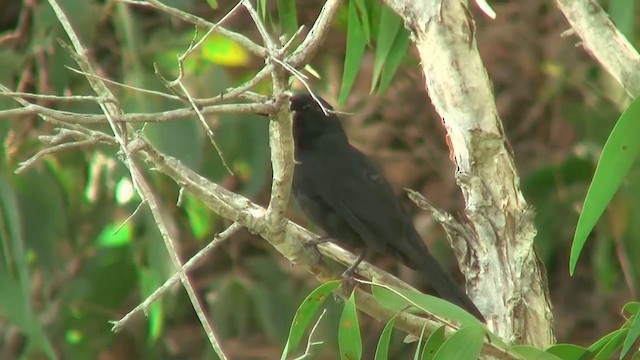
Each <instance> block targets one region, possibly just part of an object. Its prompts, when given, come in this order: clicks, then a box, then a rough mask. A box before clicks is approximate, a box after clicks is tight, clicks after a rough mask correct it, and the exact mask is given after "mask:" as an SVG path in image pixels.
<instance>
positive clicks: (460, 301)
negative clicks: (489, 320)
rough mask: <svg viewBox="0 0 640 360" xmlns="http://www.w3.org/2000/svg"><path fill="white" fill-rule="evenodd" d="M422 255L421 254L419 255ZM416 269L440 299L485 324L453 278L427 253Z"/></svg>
mask: <svg viewBox="0 0 640 360" xmlns="http://www.w3.org/2000/svg"><path fill="white" fill-rule="evenodd" d="M421 255H422V254H421ZM421 257H422V259H421V261H420V264H419V266H418V268H417V270H419V271H420V272H422V273H423V275H424V276H425V277H426V278H427V279H428V280H429V283H430V284H431V286H433V288H434V289H435V290H436V292H437V293H438V295H440V297H441V298H443V299H445V300H447V301H449V302H451V303H453V304H456V305H458V306H460V307H461V308H463V309H465V310H466V311H468V312H469V313H471V314H472V315H473V316H475V317H476V318H478V319H479V320H480V321H483V322H485V319H484V317H483V316H482V313H480V310H478V308H477V307H476V305H475V304H474V303H473V301H471V299H469V297H468V296H467V294H466V293H465V292H464V290H463V289H462V287H461V286H460V285H458V283H456V281H455V280H454V279H453V277H452V276H451V275H450V274H449V273H448V272H447V271H445V270H444V269H443V268H442V266H440V264H438V262H437V261H436V259H435V258H434V257H433V256H431V254H430V253H429V252H428V251H427V252H426V253H425V254H424V255H423V256H421Z"/></svg>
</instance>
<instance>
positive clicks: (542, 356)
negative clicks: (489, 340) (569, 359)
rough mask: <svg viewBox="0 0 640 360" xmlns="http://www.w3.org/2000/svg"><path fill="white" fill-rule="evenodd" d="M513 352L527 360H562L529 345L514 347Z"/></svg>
mask: <svg viewBox="0 0 640 360" xmlns="http://www.w3.org/2000/svg"><path fill="white" fill-rule="evenodd" d="M511 350H513V351H515V352H516V353H518V354H520V355H522V356H523V357H524V358H525V359H527V360H560V358H559V357H557V356H555V355H554V354H550V353H548V352H545V351H543V350H540V349H537V348H534V347H532V346H529V345H514V346H512V347H511ZM563 360H566V359H563Z"/></svg>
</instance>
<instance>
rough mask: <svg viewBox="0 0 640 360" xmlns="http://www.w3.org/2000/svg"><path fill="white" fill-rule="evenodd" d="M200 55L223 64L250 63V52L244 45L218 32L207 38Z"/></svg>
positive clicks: (237, 64) (240, 64)
mask: <svg viewBox="0 0 640 360" xmlns="http://www.w3.org/2000/svg"><path fill="white" fill-rule="evenodd" d="M200 55H201V56H202V58H203V59H205V60H207V61H209V62H211V63H214V64H218V65H222V66H245V65H247V64H248V63H249V54H248V53H247V51H246V50H245V49H244V48H243V47H242V46H240V45H238V43H236V42H233V41H231V40H229V39H227V38H226V37H223V36H222V35H218V34H212V35H210V36H209V37H208V38H207V40H205V42H204V44H202V47H201V48H200Z"/></svg>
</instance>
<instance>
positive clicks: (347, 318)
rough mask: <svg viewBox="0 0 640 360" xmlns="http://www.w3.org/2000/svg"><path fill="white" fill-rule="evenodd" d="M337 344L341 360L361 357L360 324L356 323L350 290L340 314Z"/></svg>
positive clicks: (353, 301)
mask: <svg viewBox="0 0 640 360" xmlns="http://www.w3.org/2000/svg"><path fill="white" fill-rule="evenodd" d="M338 345H339V347H340V358H341V359H342V360H357V359H360V358H362V339H361V338H360V326H359V325H358V310H357V308H356V296H355V291H352V292H351V296H349V300H347V302H346V303H345V304H344V309H343V310H342V316H340V327H339V328H338Z"/></svg>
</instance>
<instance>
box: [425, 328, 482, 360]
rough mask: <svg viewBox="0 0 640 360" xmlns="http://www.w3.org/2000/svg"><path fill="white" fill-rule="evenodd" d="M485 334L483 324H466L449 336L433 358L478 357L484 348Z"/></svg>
mask: <svg viewBox="0 0 640 360" xmlns="http://www.w3.org/2000/svg"><path fill="white" fill-rule="evenodd" d="M484 335H485V331H484V328H483V327H482V326H479V325H471V326H465V327H463V328H462V329H460V330H458V331H456V332H455V333H453V334H452V335H451V336H449V338H448V339H447V341H445V342H444V344H442V346H441V347H440V350H438V352H437V353H436V355H435V356H434V357H433V359H434V360H450V359H477V358H478V356H479V355H480V350H481V349H482V343H483V342H484Z"/></svg>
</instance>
